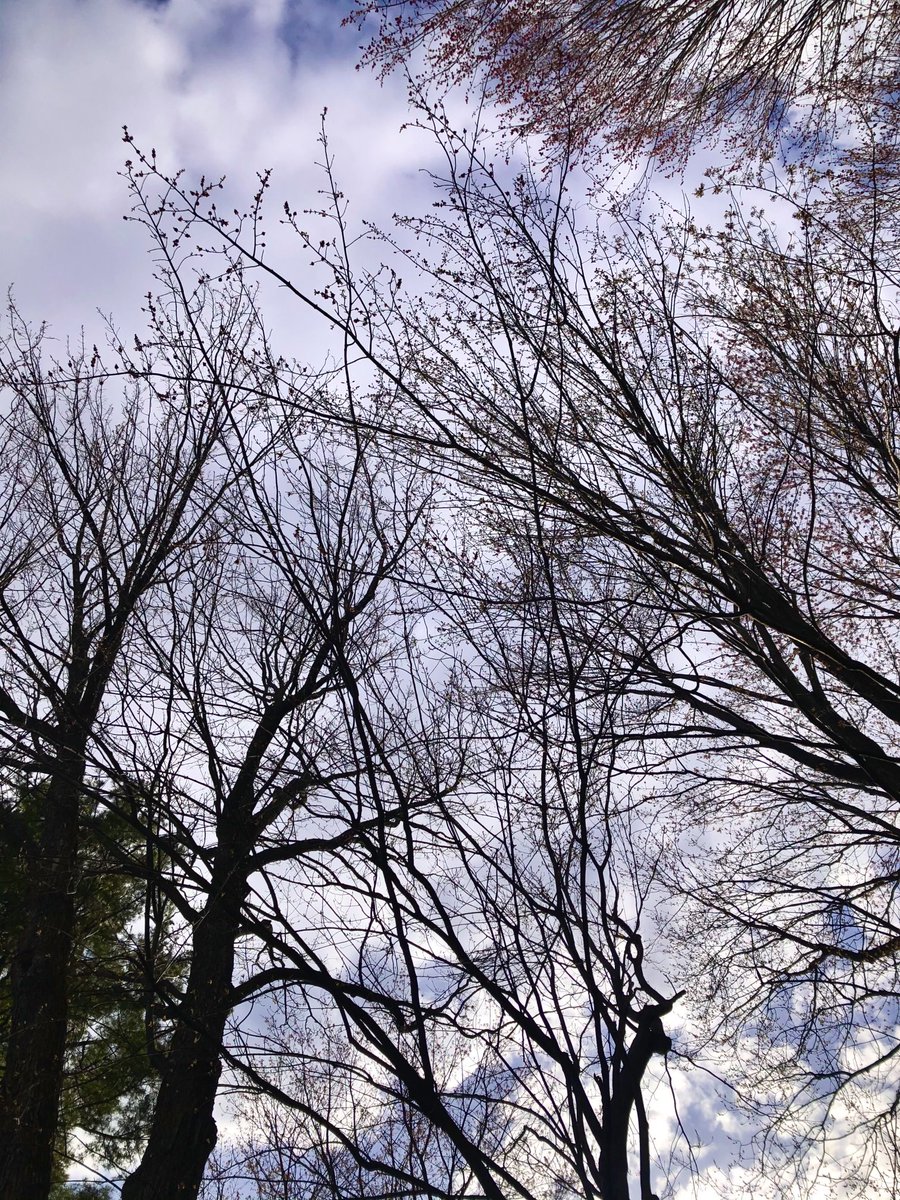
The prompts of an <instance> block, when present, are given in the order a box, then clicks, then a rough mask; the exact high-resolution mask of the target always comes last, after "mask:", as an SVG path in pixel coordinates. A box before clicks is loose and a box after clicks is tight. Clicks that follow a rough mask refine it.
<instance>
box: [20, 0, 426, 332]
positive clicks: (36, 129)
mask: <svg viewBox="0 0 900 1200" xmlns="http://www.w3.org/2000/svg"><path fill="white" fill-rule="evenodd" d="M348 7H349V5H347V4H345V3H344V2H343V0H164V2H162V3H160V2H155V0H2V3H0V93H2V95H0V106H2V112H3V113H4V114H5V119H4V120H3V122H2V123H0V163H2V167H0V283H2V285H3V286H4V287H7V288H8V287H10V286H11V287H12V288H13V289H14V296H15V299H16V303H17V305H18V306H19V308H20V310H21V311H22V313H23V315H24V316H25V317H26V318H28V319H29V320H31V321H34V322H38V321H40V320H47V321H48V322H49V323H50V326H51V332H52V333H53V334H54V335H55V336H58V337H60V338H65V336H67V335H72V334H77V333H78V330H79V329H80V328H81V327H82V326H84V327H85V328H86V331H87V333H88V335H89V340H93V338H94V336H95V333H94V331H95V330H99V329H100V328H101V324H100V320H99V317H98V315H97V313H98V310H100V311H102V312H103V313H112V314H113V316H114V317H115V318H116V319H117V321H118V322H119V323H120V324H121V325H122V326H123V327H124V328H125V329H126V330H131V329H132V328H139V326H140V316H139V313H138V307H139V302H140V297H141V295H142V293H144V292H146V291H147V290H148V287H149V285H150V265H149V263H148V258H147V242H146V239H144V238H143V237H142V235H141V231H140V230H139V229H138V228H137V227H135V226H134V225H131V224H128V223H126V222H124V221H123V220H122V216H123V214H124V213H125V212H126V211H127V207H128V201H127V193H126V188H125V184H124V181H123V180H122V179H121V178H120V176H119V174H118V173H119V172H120V171H121V169H122V165H123V162H124V160H125V159H126V158H127V157H128V156H129V150H128V148H127V147H126V146H125V145H124V144H123V142H122V126H123V125H127V126H128V128H129V129H130V130H131V132H132V133H133V135H134V137H135V140H136V142H137V144H138V145H140V146H141V147H142V148H145V149H149V148H150V147H151V146H152V147H155V148H156V150H157V152H158V154H159V161H160V164H161V166H162V167H163V169H166V170H174V169H176V168H179V167H184V168H186V170H187V171H188V173H189V174H191V175H197V174H199V173H200V172H205V173H206V174H207V175H210V176H214V177H217V176H219V175H221V174H223V173H227V175H228V179H229V183H230V185H231V187H232V188H233V191H234V194H235V195H236V196H239V197H240V198H242V199H247V198H249V196H250V195H252V193H253V192H254V191H255V186H256V172H257V171H259V170H262V169H264V168H272V169H273V171H274V176H273V187H272V195H273V202H274V203H275V204H277V205H278V206H280V204H281V201H282V200H283V199H285V198H290V200H291V202H292V205H293V206H294V207H296V208H300V209H302V208H303V207H305V206H306V205H307V204H315V202H316V191H317V189H318V188H319V187H320V186H321V178H320V172H319V170H318V168H317V167H316V165H315V164H316V162H317V161H320V160H321V153H320V148H319V147H318V145H317V136H318V132H319V126H320V118H321V114H322V111H323V109H325V108H327V109H328V116H327V127H328V134H329V139H330V145H331V148H332V151H333V154H334V156H335V160H336V167H337V172H338V175H339V178H340V182H341V186H342V187H343V188H344V190H345V191H346V192H347V194H348V195H349V196H351V197H352V203H353V216H354V217H355V218H356V219H361V218H362V217H366V218H368V219H370V220H374V221H376V222H378V223H382V224H383V223H387V222H389V220H390V217H391V214H392V213H393V212H394V211H395V210H396V209H397V208H398V207H399V208H403V209H404V211H407V210H414V209H415V208H416V207H417V206H420V205H422V204H423V203H426V202H427V201H426V197H427V195H428V193H429V190H430V184H429V183H428V181H427V178H426V177H425V175H424V174H423V172H422V168H423V167H425V166H427V165H428V155H429V153H430V151H429V147H428V146H427V144H426V142H425V137H424V135H422V134H421V133H417V131H415V130H407V131H406V132H401V126H402V125H403V123H404V121H405V120H406V119H407V118H408V111H407V107H406V91H405V86H404V83H403V80H402V79H400V78H397V77H394V78H390V79H388V80H387V81H385V82H384V84H382V83H381V82H379V80H378V79H377V77H376V76H375V75H374V74H373V73H372V71H371V70H369V69H362V70H357V69H356V64H357V61H358V59H359V46H360V44H361V41H362V40H363V38H362V35H361V34H360V32H359V31H358V30H357V29H355V28H352V27H342V25H341V18H342V16H343V15H344V13H345V12H346V11H347V8H348ZM431 152H432V153H433V151H431Z"/></svg>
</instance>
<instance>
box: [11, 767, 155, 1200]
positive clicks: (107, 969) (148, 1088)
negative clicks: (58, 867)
mask: <svg viewBox="0 0 900 1200" xmlns="http://www.w3.org/2000/svg"><path fill="white" fill-rule="evenodd" d="M43 795H44V789H43V787H41V786H38V787H32V786H27V785H20V786H17V787H6V788H4V789H3V790H2V793H0V807H2V810H3V813H2V816H3V825H4V827H5V829H6V831H7V833H8V834H9V836H7V837H5V838H3V839H2V842H0V1069H2V1065H3V1056H4V1048H5V1045H6V1041H7V1037H8V1027H9V1017H10V975H9V968H10V964H11V958H12V954H13V952H14V948H15V945H16V943H17V941H18V937H19V935H20V934H21V932H22V925H21V911H22V906H21V904H20V903H19V898H20V897H21V896H22V895H23V894H24V892H25V885H26V881H27V879H28V873H29V867H30V864H31V862H32V861H33V855H34V852H35V850H34V847H35V845H36V837H35V836H34V835H35V834H36V832H37V830H38V828H39V826H40V819H41V811H40V808H41V802H42V798H43ZM81 839H82V840H81V872H80V875H79V882H78V889H77V893H76V924H75V938H74V944H73V948H72V959H71V963H70V972H71V975H70V993H69V1032H68V1049H67V1059H66V1072H65V1082H64V1090H63V1095H62V1104H61V1112H60V1136H59V1149H58V1152H57V1168H56V1172H55V1176H56V1182H55V1187H54V1192H53V1193H52V1197H53V1200H56V1197H57V1196H58V1198H59V1200H68V1198H69V1197H73V1196H74V1197H77V1198H78V1200H94V1198H95V1197H96V1198H97V1200H102V1198H103V1197H106V1196H107V1195H108V1194H109V1193H108V1190H107V1189H105V1188H103V1187H102V1186H101V1185H97V1184H93V1183H90V1184H88V1183H83V1184H77V1185H75V1184H73V1185H68V1184H67V1183H66V1182H65V1174H66V1172H65V1163H66V1162H67V1161H68V1160H69V1159H70V1157H71V1155H72V1154H73V1153H76V1156H77V1158H79V1159H82V1158H84V1157H85V1156H88V1157H91V1158H93V1159H95V1160H97V1161H99V1162H100V1163H103V1164H115V1163H121V1162H123V1161H126V1160H128V1159H130V1158H132V1157H133V1156H134V1155H136V1154H137V1153H138V1152H139V1151H140V1148H141V1146H142V1144H143V1141H144V1138H145V1134H146V1130H147V1128H148V1123H149V1120H150V1117H151V1114H152V1110H153V1100H154V1096H155V1092H156V1084H157V1071H156V1070H155V1068H154V1066H153V1064H152V1063H151V1053H150V1049H149V1047H150V1044H151V1042H150V1039H149V1038H148V1032H147V1019H148V1018H147V1000H148V996H147V991H146V982H145V975H146V972H145V970H143V969H142V966H141V960H140V956H139V955H138V954H137V953H136V949H137V945H138V943H137V939H136V937H135V930H136V929H137V928H138V926H139V925H140V924H142V921H141V918H142V916H143V913H144V896H145V890H144V886H145V885H144V883H143V880H141V879H140V878H139V877H138V876H137V875H136V874H130V873H128V871H127V870H126V869H125V868H124V867H123V865H122V853H121V852H122V851H123V850H124V851H125V852H126V853H127V854H128V855H129V856H133V857H134V858H135V860H136V861H140V856H141V855H142V854H143V851H144V844H143V840H142V839H141V838H140V836H139V834H138V832H137V831H136V830H135V828H134V827H133V826H132V825H130V824H129V823H127V822H126V821H125V820H124V818H122V817H121V816H120V815H119V814H117V813H115V812H113V811H110V810H109V809H106V808H104V807H101V806H99V805H96V804H93V803H90V802H87V801H86V803H85V806H84V814H83V826H82V834H81ZM163 942H165V938H163ZM157 944H159V943H157ZM169 974H170V975H171V972H169ZM75 1130H78V1139H77V1145H76V1146H73V1145H70V1142H71V1141H72V1134H73V1131H75Z"/></svg>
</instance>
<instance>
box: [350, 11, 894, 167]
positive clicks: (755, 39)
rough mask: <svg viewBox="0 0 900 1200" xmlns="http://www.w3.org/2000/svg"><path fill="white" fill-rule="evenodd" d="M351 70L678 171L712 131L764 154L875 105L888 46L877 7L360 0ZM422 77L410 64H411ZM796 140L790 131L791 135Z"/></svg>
mask: <svg viewBox="0 0 900 1200" xmlns="http://www.w3.org/2000/svg"><path fill="white" fill-rule="evenodd" d="M368 18H372V19H374V20H375V21H376V22H377V30H378V32H377V34H376V35H375V36H374V37H373V38H372V40H371V41H370V43H369V45H368V47H367V48H366V50H365V60H366V61H369V62H371V63H373V64H375V65H376V66H378V67H379V68H380V69H382V70H385V71H386V70H390V69H393V68H395V67H397V66H399V65H401V64H409V66H410V69H411V70H413V71H416V72H419V73H421V75H422V76H423V77H424V79H425V80H426V81H427V82H429V83H434V82H440V83H444V84H446V83H460V82H468V81H471V80H473V79H475V80H478V79H480V80H482V81H483V82H484V83H486V85H487V88H488V93H489V95H490V97H491V98H492V99H493V100H495V101H498V102H499V103H500V104H501V105H502V106H504V107H505V108H506V110H507V120H508V121H509V122H511V123H512V125H513V126H514V127H515V129H516V130H517V131H519V132H523V133H532V132H534V133H537V134H539V135H540V136H541V137H543V138H544V139H545V140H546V142H547V143H548V144H549V146H551V147H556V148H557V149H560V148H561V149H562V150H564V151H567V152H571V151H573V150H574V151H576V152H581V151H584V150H585V149H587V148H588V147H589V146H590V145H591V143H592V142H593V141H594V139H595V138H596V137H597V135H599V134H604V135H605V136H606V138H607V140H608V144H609V145H610V146H611V148H612V150H613V152H614V154H617V155H619V156H621V155H622V154H625V155H627V156H629V157H630V156H632V155H634V154H635V153H637V152H639V151H648V150H649V151H650V152H651V153H653V154H655V155H657V156H658V157H660V158H662V159H664V160H669V161H675V162H681V161H683V160H684V159H685V158H686V156H687V154H688V153H689V151H690V150H691V148H692V147H693V146H694V145H695V144H696V143H697V142H698V141H702V140H704V139H715V138H717V137H718V136H719V135H720V134H721V133H722V131H723V130H724V131H726V132H727V133H728V134H729V135H730V136H731V137H732V139H733V141H734V143H735V144H736V146H737V148H739V149H740V150H741V151H746V149H747V148H750V149H752V150H761V149H767V148H769V149H770V148H771V147H772V146H773V145H775V144H777V142H778V138H779V134H780V133H781V131H782V128H783V127H784V128H789V127H790V126H791V125H792V124H795V125H796V126H797V129H799V130H803V131H805V133H806V134H807V135H809V134H811V133H813V132H814V131H816V130H819V131H821V130H822V129H824V128H828V127H830V126H831V125H832V124H833V122H834V120H835V118H836V116H837V114H838V112H839V111H840V107H841V104H842V103H846V102H850V103H852V104H858V103H859V102H861V101H865V102H866V103H871V102H872V101H873V100H877V99H878V98H879V97H880V98H888V97H889V96H890V94H891V93H892V92H893V86H892V81H893V75H892V67H891V62H892V61H893V60H892V55H893V54H894V50H895V47H896V45H897V41H898V34H900V26H898V21H897V14H896V9H895V8H894V6H893V5H891V4H888V3H883V2H882V0H862V2H861V3H859V4H852V5H846V4H842V3H837V2H835V0H794V2H792V3H789V4H781V3H771V2H770V0H755V2H754V3H752V4H749V5H740V4H738V3H734V2H728V3H718V2H717V0H679V2H677V3H671V4H670V3H662V2H660V0H627V2H625V3H616V2H615V0H574V2H573V0H534V2H532V3H528V4H521V3H518V2H517V0H371V3H368V4H365V5H363V6H361V7H360V8H359V9H358V10H356V12H355V13H354V14H353V15H352V16H351V17H349V18H347V19H348V20H351V21H353V20H355V21H356V22H358V23H359V24H360V25H362V26H363V27H365V22H366V20H367V19H368ZM422 64H424V65H422ZM795 132H796V130H795Z"/></svg>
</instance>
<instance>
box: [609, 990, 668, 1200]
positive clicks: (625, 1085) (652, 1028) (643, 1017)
mask: <svg viewBox="0 0 900 1200" xmlns="http://www.w3.org/2000/svg"><path fill="white" fill-rule="evenodd" d="M673 1003H674V1001H666V1002H663V1003H662V1004H651V1005H647V1007H646V1008H644V1009H643V1010H642V1011H641V1012H640V1013H639V1014H638V1027H637V1031H636V1033H635V1035H634V1038H633V1039H632V1042H631V1045H630V1046H629V1048H628V1052H627V1053H626V1055H625V1061H624V1063H623V1064H622V1067H621V1070H620V1071H619V1073H618V1076H617V1078H616V1080H615V1082H614V1084H613V1091H612V1098H611V1101H610V1103H609V1105H608V1108H607V1110H606V1111H604V1113H603V1144H602V1146H601V1151H600V1173H601V1192H602V1194H603V1200H630V1192H629V1189H628V1125H629V1122H630V1120H631V1112H632V1109H633V1108H634V1106H635V1103H636V1101H637V1100H638V1098H639V1097H640V1093H641V1084H642V1082H643V1078H644V1072H645V1071H646V1070H647V1066H648V1064H649V1062H650V1059H651V1058H652V1057H653V1055H654V1054H662V1055H665V1054H667V1053H668V1052H669V1050H670V1049H671V1048H672V1043H671V1041H670V1040H669V1038H668V1036H667V1035H666V1032H665V1030H664V1028H663V1023H662V1016H663V1015H665V1014H666V1013H668V1012H670V1011H671V1009H672V1004H673ZM649 1189H650V1184H649V1179H645V1178H644V1171H643V1170H642V1171H641V1200H650V1197H651V1193H650V1190H649ZM653 1200H655V1198H653Z"/></svg>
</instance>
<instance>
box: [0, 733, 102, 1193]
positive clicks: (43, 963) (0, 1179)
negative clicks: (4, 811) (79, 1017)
mask: <svg viewBox="0 0 900 1200" xmlns="http://www.w3.org/2000/svg"><path fill="white" fill-rule="evenodd" d="M57 766H58V769H57V771H56V773H55V774H54V775H53V776H52V777H51V779H50V783H49V786H48V788H47V794H46V798H45V802H44V819H43V823H42V826H41V830H40V837H39V841H38V847H37V854H36V856H35V861H34V863H33V865H32V868H31V870H32V875H31V878H32V881H33V886H32V889H31V894H30V896H29V897H28V898H27V899H26V901H25V914H24V928H23V932H22V936H21V938H20V940H19V944H18V946H17V948H16V951H15V955H14V957H13V962H12V967H11V971H10V992H11V1003H10V1033H9V1041H8V1044H7V1047H6V1068H5V1071H4V1076H3V1083H2V1086H0V1196H2V1197H3V1200H42V1198H43V1197H45V1196H46V1195H47V1194H48V1192H49V1191H50V1183H51V1175H52V1171H53V1158H54V1149H55V1144H56V1134H57V1126H58V1124H59V1105H60V1094H61V1092H62V1083H63V1068H64V1061H65V1051H66V1031H67V1020H68V1001H69V994H68V993H69V966H70V960H71V955H72V933H73V927H74V922H75V885H76V881H77V862H78V831H79V809H80V799H81V787H82V783H83V779H84V756H83V754H82V753H80V752H77V751H75V752H72V751H70V752H68V753H67V754H66V755H61V756H60V759H59V761H58V764H57Z"/></svg>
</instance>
